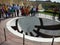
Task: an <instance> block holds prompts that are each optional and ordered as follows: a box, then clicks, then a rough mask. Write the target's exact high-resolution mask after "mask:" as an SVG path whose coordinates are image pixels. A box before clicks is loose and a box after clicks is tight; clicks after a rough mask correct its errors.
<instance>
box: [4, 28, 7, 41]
mask: <svg viewBox="0 0 60 45" xmlns="http://www.w3.org/2000/svg"><path fill="white" fill-rule="evenodd" d="M4 37H5V41H7V38H6V31H5V28H4Z"/></svg>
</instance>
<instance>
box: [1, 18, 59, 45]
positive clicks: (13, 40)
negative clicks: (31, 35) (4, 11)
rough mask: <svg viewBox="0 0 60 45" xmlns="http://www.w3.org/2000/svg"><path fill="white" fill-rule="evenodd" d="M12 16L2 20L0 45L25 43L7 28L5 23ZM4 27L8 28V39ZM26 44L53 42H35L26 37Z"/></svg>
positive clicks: (46, 44) (36, 44)
mask: <svg viewBox="0 0 60 45" xmlns="http://www.w3.org/2000/svg"><path fill="white" fill-rule="evenodd" d="M10 19H12V18H9V19H5V20H2V21H1V22H0V45H23V39H22V38H20V37H18V36H16V35H14V34H12V33H11V32H9V31H8V30H7V29H6V28H5V24H6V22H7V21H9V20H10ZM4 28H5V30H6V37H7V41H4V40H5V39H4ZM25 45H51V42H49V43H48V42H46V43H45V42H34V41H30V40H27V39H25ZM54 45H60V42H55V43H54Z"/></svg>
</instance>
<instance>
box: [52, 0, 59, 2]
mask: <svg viewBox="0 0 60 45" xmlns="http://www.w3.org/2000/svg"><path fill="white" fill-rule="evenodd" d="M51 1H52V2H54V1H56V2H60V0H51Z"/></svg>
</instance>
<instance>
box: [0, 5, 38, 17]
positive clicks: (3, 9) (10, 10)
mask: <svg viewBox="0 0 60 45" xmlns="http://www.w3.org/2000/svg"><path fill="white" fill-rule="evenodd" d="M36 12H38V6H32V7H31V6H19V5H18V4H12V5H6V4H0V18H8V17H14V16H15V17H17V16H18V17H19V16H20V15H21V16H29V15H30V14H31V16H34V15H35V13H36Z"/></svg>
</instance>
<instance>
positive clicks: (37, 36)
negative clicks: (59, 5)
mask: <svg viewBox="0 0 60 45" xmlns="http://www.w3.org/2000/svg"><path fill="white" fill-rule="evenodd" d="M6 26H7V29H8V30H9V31H10V32H11V33H13V34H15V35H17V36H19V37H23V33H25V38H26V39H29V40H32V41H37V42H52V37H53V36H54V37H55V40H54V41H55V42H60V23H59V22H57V21H55V20H51V19H46V18H40V17H35V16H33V17H30V16H26V17H23V16H22V17H19V18H13V19H12V20H10V21H8V22H7V24H6Z"/></svg>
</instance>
